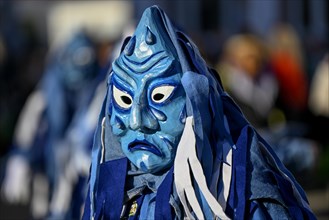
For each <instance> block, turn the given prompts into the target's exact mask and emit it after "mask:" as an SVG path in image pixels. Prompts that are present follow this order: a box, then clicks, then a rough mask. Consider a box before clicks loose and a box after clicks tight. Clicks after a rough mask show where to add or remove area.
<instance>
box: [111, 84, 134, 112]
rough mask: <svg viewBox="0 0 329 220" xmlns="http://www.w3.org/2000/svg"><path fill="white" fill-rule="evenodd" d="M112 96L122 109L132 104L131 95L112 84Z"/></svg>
mask: <svg viewBox="0 0 329 220" xmlns="http://www.w3.org/2000/svg"><path fill="white" fill-rule="evenodd" d="M113 98H114V100H115V102H116V103H117V104H118V105H119V106H120V107H121V108H123V109H129V108H130V107H131V105H132V104H133V99H132V97H131V96H130V95H129V94H128V92H126V91H122V90H120V89H118V88H117V87H115V85H113Z"/></svg>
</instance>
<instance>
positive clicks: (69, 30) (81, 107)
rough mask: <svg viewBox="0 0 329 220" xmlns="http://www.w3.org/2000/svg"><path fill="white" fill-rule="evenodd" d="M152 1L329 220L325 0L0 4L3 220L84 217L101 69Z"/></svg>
mask: <svg viewBox="0 0 329 220" xmlns="http://www.w3.org/2000/svg"><path fill="white" fill-rule="evenodd" d="M154 4H157V5H159V6H160V7H161V8H162V9H163V10H164V11H165V12H166V13H167V14H168V15H169V17H170V18H171V20H172V21H173V22H174V23H175V24H176V25H177V26H178V27H179V28H181V29H182V30H183V31H184V32H185V33H186V34H187V35H189V36H190V37H191V38H192V40H193V41H194V42H195V43H196V45H197V46H198V47H199V49H200V51H201V53H202V55H203V57H204V58H205V59H206V61H207V63H208V65H209V66H211V67H212V68H214V69H216V70H217V72H218V73H219V75H220V77H221V79H222V81H223V85H224V87H225V89H226V90H227V91H228V92H229V94H230V95H231V96H232V97H233V98H234V99H235V100H236V102H237V103H238V104H239V106H240V107H241V109H242V111H243V112H244V114H245V115H246V117H247V118H248V120H249V121H250V122H251V123H252V124H253V125H254V126H255V127H256V128H257V129H258V130H259V132H260V133H262V135H263V136H264V137H265V139H266V140H267V141H268V142H270V144H271V145H272V146H273V148H274V150H275V151H276V153H277V154H278V156H279V157H280V159H281V160H282V161H283V162H284V164H285V165H286V166H287V167H288V169H289V170H291V172H292V173H293V174H294V175H295V177H296V179H297V181H298V182H299V183H300V184H301V185H302V187H303V188H304V189H305V191H306V193H307V195H308V198H309V200H310V204H311V207H312V209H313V211H314V212H315V214H316V215H317V217H318V219H328V218H329V54H328V52H329V51H328V46H329V45H328V39H329V38H328V29H329V16H328V11H329V3H328V2H327V1H326V0H299V1H295V0H234V1H228V0H223V1H215V0H202V1H199V0H175V1H173V0H167V1H165V0H153V1H147V0H139V1H137V0H136V1H128V0H126V1H114V0H111V1H14V0H12V1H0V184H1V197H0V219H31V218H32V219H44V218H46V217H50V218H53V219H65V218H66V219H75V218H79V217H77V216H76V214H74V213H76V212H78V213H79V210H80V209H81V200H83V199H81V198H83V196H84V194H85V185H86V178H87V177H86V176H87V175H88V169H89V163H90V147H91V143H92V135H93V131H94V127H95V123H96V121H97V117H98V112H99V108H100V105H101V104H100V103H101V102H102V99H103V97H104V95H105V93H104V89H105V86H104V83H103V82H104V79H105V78H106V73H107V70H108V68H109V66H110V65H111V60H112V59H113V58H115V57H116V55H117V54H118V51H119V50H120V45H121V44H122V41H123V39H124V37H126V36H128V35H129V34H131V33H133V30H134V27H135V25H136V22H138V20H139V18H140V17H141V15H142V13H143V11H144V9H145V8H146V7H148V6H151V5H154ZM59 72H62V74H59ZM56 73H57V74H56ZM73 85H74V86H73ZM63 109H64V110H63ZM45 146H47V147H45ZM49 161H50V162H49ZM56 161H57V162H56ZM58 161H60V162H58ZM72 161H73V162H72ZM63 195H69V196H66V197H65V196H63ZM63 199H65V202H64V201H63ZM76 210H78V211H76ZM49 213H50V214H49Z"/></svg>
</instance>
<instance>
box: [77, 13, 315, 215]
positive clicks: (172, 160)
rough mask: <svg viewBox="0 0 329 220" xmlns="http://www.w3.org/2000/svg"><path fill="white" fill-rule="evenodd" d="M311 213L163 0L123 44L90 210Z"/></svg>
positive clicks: (104, 116)
mask: <svg viewBox="0 0 329 220" xmlns="http://www.w3.org/2000/svg"><path fill="white" fill-rule="evenodd" d="M184 217H187V218H188V219H214V218H219V219H256V218H257V219H258V218H268V217H272V218H274V217H275V218H277V219H289V218H291V219H293V218H296V219H303V218H304V219H315V217H314V215H313V214H312V212H311V210H310V208H309V205H308V202H307V198H306V196H305V194H304V191H303V190H302V188H301V187H300V186H299V185H298V183H297V182H296V181H295V180H294V178H293V176H292V175H291V174H290V173H289V171H288V170H286V168H285V167H284V166H283V165H282V163H281V162H280V161H279V160H278V159H277V157H276V156H275V154H274V152H273V151H272V149H271V148H270V146H268V144H267V143H266V142H265V141H264V140H263V139H262V138H261V137H260V136H259V135H258V133H257V132H256V131H255V130H254V128H253V127H251V126H250V124H249V123H248V121H247V120H246V119H245V117H244V116H243V114H242V113H241V111H240V109H239V108H238V107H237V105H236V104H235V103H234V101H233V100H232V99H231V98H230V96H229V95H228V94H227V93H226V92H225V91H223V89H222V85H221V82H220V79H219V76H218V74H217V73H216V72H215V71H214V70H212V69H210V68H209V67H207V65H206V63H205V62H204V60H203V59H202V57H201V55H200V54H199V51H198V49H197V47H196V46H195V45H194V44H193V43H192V41H191V40H190V39H189V38H188V37H187V36H186V35H184V34H183V33H182V32H180V31H179V30H177V29H175V27H174V26H173V25H172V24H171V22H170V20H169V19H168V17H167V16H166V14H165V13H164V12H163V11H162V10H161V9H159V8H158V7H157V6H153V7H150V8H148V9H146V10H145V12H144V14H143V16H142V18H141V21H140V23H139V24H138V26H137V28H136V31H135V33H134V35H133V36H132V37H128V38H127V39H126V40H125V41H124V43H123V46H122V50H121V54H120V56H119V57H118V58H117V59H116V60H115V61H114V62H113V64H112V69H111V70H110V75H109V77H108V90H107V94H106V97H105V100H104V103H103V106H102V110H101V113H100V116H99V122H98V127H97V130H96V133H95V137H94V146H93V151H92V165H91V171H90V180H89V193H88V197H87V199H86V205H85V210H84V216H83V218H84V219H120V218H123V219H125V218H129V219H183V218H184Z"/></svg>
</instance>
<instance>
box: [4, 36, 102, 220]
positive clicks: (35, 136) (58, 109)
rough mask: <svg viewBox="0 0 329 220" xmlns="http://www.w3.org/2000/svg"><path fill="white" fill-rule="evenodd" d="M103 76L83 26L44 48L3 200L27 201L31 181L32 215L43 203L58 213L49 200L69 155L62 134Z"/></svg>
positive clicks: (45, 210)
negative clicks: (43, 59)
mask: <svg viewBox="0 0 329 220" xmlns="http://www.w3.org/2000/svg"><path fill="white" fill-rule="evenodd" d="M104 76H105V74H104V72H101V71H100V66H99V63H98V59H97V52H96V45H95V44H94V42H93V41H92V39H91V38H90V37H89V36H88V35H87V34H86V33H84V32H79V33H77V34H76V35H75V36H74V37H73V38H72V39H70V41H69V42H68V43H66V44H65V45H62V47H61V48H57V50H56V51H55V52H53V53H52V54H50V59H49V62H48V64H47V67H46V70H45V73H44V76H43V78H42V79H41V82H40V83H39V85H38V86H37V88H36V90H35V91H34V92H33V93H32V94H31V95H30V97H29V99H28V101H27V103H26V105H25V107H24V109H23V111H22V113H21V116H20V118H19V121H18V125H17V127H16V132H15V136H14V143H13V149H12V151H11V154H10V155H9V159H8V164H7V169H6V176H5V179H4V182H3V187H2V191H3V193H4V195H5V197H6V198H7V200H8V201H9V202H27V201H28V198H29V194H30V192H29V191H30V185H29V182H30V181H32V196H31V203H32V215H33V217H34V218H37V219H38V218H43V217H45V215H47V214H48V208H50V210H49V212H50V213H51V214H50V215H63V213H57V212H58V210H56V205H51V204H50V201H51V200H56V199H55V198H54V195H55V194H56V190H57V189H58V188H59V187H60V185H61V183H62V181H61V180H62V178H61V177H62V176H61V175H65V172H64V173H63V174H62V172H63V171H64V170H66V168H67V167H66V166H67V163H69V161H70V159H71V158H70V157H69V155H70V154H69V152H70V151H72V148H71V147H67V145H66V144H65V135H66V132H67V130H68V129H69V128H70V124H74V123H75V122H76V121H78V120H80V119H81V118H82V117H83V116H84V114H85V113H84V112H85V111H86V109H87V108H88V106H89V103H90V102H91V100H92V97H93V95H94V92H95V89H96V88H97V86H98V84H99V83H100V82H102V81H103V79H104ZM74 154H76V155H74V156H79V155H81V154H79V153H78V152H77V153H74ZM85 162H86V163H88V161H85ZM86 166H88V164H87V165H86ZM66 172H69V171H66ZM71 175H72V173H71ZM72 178H73V177H72ZM67 193H68V191H67ZM65 194H66V193H65ZM65 194H64V195H65ZM64 198H66V197H64ZM65 202H70V201H67V200H66V201H65ZM49 204H50V207H48V206H49ZM61 205H62V204H61ZM68 206H69V205H68ZM69 207H70V206H69ZM52 209H53V210H52ZM69 210H70V208H67V210H65V211H69ZM65 214H67V213H65ZM70 214H72V213H70ZM64 216H65V215H64Z"/></svg>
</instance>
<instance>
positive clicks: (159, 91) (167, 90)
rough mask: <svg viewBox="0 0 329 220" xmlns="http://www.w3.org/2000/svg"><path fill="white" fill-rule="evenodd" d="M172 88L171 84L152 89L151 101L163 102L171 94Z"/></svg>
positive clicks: (173, 87)
mask: <svg viewBox="0 0 329 220" xmlns="http://www.w3.org/2000/svg"><path fill="white" fill-rule="evenodd" d="M174 89H175V86H171V85H164V86H159V87H156V88H155V89H153V91H152V94H151V98H152V101H153V102H155V103H157V104H160V103H163V102H165V101H166V100H167V99H168V98H169V97H170V96H171V94H172V93H173V91H174Z"/></svg>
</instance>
